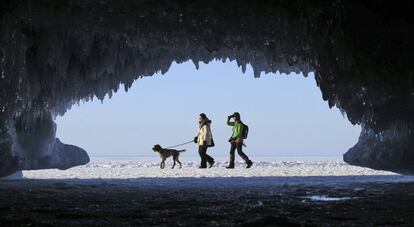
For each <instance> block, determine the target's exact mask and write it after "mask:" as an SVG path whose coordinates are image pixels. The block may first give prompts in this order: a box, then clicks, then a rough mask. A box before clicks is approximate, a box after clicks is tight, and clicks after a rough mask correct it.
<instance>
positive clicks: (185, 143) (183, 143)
mask: <svg viewBox="0 0 414 227" xmlns="http://www.w3.org/2000/svg"><path fill="white" fill-rule="evenodd" d="M189 143H194V141H193V140H191V141H188V142H185V143H181V144H178V145H174V146H171V147H166V148H165V149H170V148H174V147H180V146H183V145H186V144H189Z"/></svg>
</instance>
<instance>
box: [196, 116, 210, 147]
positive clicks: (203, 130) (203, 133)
mask: <svg viewBox="0 0 414 227" xmlns="http://www.w3.org/2000/svg"><path fill="white" fill-rule="evenodd" d="M210 124H211V121H210V120H208V121H205V122H201V123H200V125H199V127H198V133H197V144H198V145H199V146H202V145H207V146H210V145H211V139H212V138H213V135H212V134H211V128H210ZM204 141H206V144H204Z"/></svg>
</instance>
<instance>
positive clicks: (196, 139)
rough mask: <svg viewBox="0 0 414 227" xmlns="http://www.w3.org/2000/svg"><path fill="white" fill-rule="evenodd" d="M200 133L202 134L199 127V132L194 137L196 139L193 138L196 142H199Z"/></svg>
mask: <svg viewBox="0 0 414 227" xmlns="http://www.w3.org/2000/svg"><path fill="white" fill-rule="evenodd" d="M199 135H200V128H197V134H196V136H195V137H194V140H193V142H194V143H197V141H198V136H199Z"/></svg>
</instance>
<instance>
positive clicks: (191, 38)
mask: <svg viewBox="0 0 414 227" xmlns="http://www.w3.org/2000/svg"><path fill="white" fill-rule="evenodd" d="M412 10H413V6H412V5H411V4H410V3H407V2H406V1H392V2H380V3H379V2H378V3H372V2H369V1H358V2H356V1H341V0H340V1H334V2H329V1H327V2H325V1H317V2H303V1H290V0H279V1H269V2H256V1H246V2H243V3H238V1H208V2H197V3H184V2H182V1H157V2H151V1H123V2H122V3H121V2H119V1H114V0H108V1H100V2H99V4H95V3H94V2H93V1H71V2H70V3H67V2H65V1H53V2H51V1H26V2H24V1H9V2H6V3H5V4H4V7H3V8H2V9H1V10H0V15H1V21H2V23H1V25H0V26H1V29H2V31H3V32H2V34H1V36H0V47H1V48H0V60H1V61H0V79H1V88H2V89H1V94H0V99H1V108H0V110H1V113H2V114H1V115H0V121H1V124H0V133H1V138H2V139H1V141H0V151H1V152H0V155H1V156H0V175H3V176H4V175H7V174H9V173H12V172H14V171H16V170H19V169H36V168H63V169H64V168H68V167H70V166H73V165H75V164H81V163H84V162H86V161H88V159H87V156H85V154H86V153H85V152H84V151H83V150H82V149H81V148H77V147H74V146H70V145H65V144H62V143H61V142H60V141H59V140H57V139H56V138H55V128H56V126H55V124H54V122H53V120H52V115H55V114H63V113H64V112H65V111H66V110H67V109H68V108H70V106H72V105H73V104H75V103H76V102H78V101H79V100H83V99H88V98H90V97H93V96H97V97H98V98H103V97H104V96H105V95H106V94H111V93H113V92H114V90H116V89H118V87H119V84H120V83H122V84H125V87H126V88H127V89H128V88H129V87H130V86H131V84H132V83H133V81H134V80H135V79H137V78H138V77H141V76H151V75H152V74H154V73H155V72H157V71H161V72H166V71H168V69H169V67H170V66H171V64H172V62H174V61H176V62H179V63H181V62H184V61H188V60H192V61H193V62H194V63H195V64H198V62H205V63H207V62H210V61H211V60H213V59H215V58H219V59H225V58H229V59H231V60H235V61H236V62H237V64H238V65H240V66H241V67H242V69H243V68H245V66H246V65H247V64H250V65H251V66H252V68H253V70H254V72H255V74H256V76H257V75H259V74H260V72H276V71H277V70H279V71H280V72H286V73H288V72H303V73H304V74H307V73H308V72H310V71H314V72H315V73H316V81H317V83H318V86H319V87H320V89H321V92H322V98H323V100H326V101H327V102H328V104H329V106H330V107H333V106H336V107H338V108H340V109H341V110H343V111H344V112H346V114H347V117H348V119H349V120H350V121H351V123H353V124H361V125H362V132H361V135H360V138H359V142H358V143H357V144H356V145H355V146H354V147H352V148H351V149H350V150H349V151H348V152H347V154H346V155H345V156H344V159H345V161H346V162H348V163H350V164H354V165H360V166H367V167H370V168H375V169H385V170H391V171H396V172H400V173H413V172H414V169H413V166H414V152H413V150H414V149H413V147H414V139H413V137H414V135H413V130H412V129H413V127H414V123H413V122H414V119H413V116H414V114H413V112H414V96H413V95H412V94H413V93H414V89H413V87H414V80H413V78H414V74H413V73H414V70H412V62H413V55H412V51H411V50H412V49H414V42H413V40H414V32H413V31H414V22H413V19H412V18H410V17H407V16H406V15H409V12H411V11H412ZM51 18H53V19H51ZM79 160H81V161H79Z"/></svg>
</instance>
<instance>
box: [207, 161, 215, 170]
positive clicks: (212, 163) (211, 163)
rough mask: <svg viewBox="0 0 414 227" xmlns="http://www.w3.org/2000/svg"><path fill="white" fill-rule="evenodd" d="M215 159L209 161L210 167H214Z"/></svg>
mask: <svg viewBox="0 0 414 227" xmlns="http://www.w3.org/2000/svg"><path fill="white" fill-rule="evenodd" d="M214 163H215V161H214V160H213V161H212V162H210V163H208V168H209V169H210V168H211V167H213V165H214Z"/></svg>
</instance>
